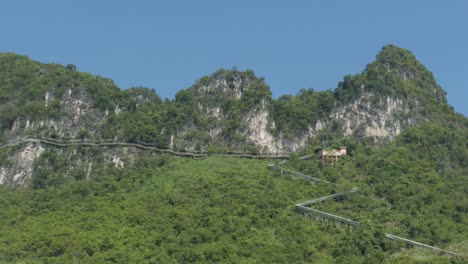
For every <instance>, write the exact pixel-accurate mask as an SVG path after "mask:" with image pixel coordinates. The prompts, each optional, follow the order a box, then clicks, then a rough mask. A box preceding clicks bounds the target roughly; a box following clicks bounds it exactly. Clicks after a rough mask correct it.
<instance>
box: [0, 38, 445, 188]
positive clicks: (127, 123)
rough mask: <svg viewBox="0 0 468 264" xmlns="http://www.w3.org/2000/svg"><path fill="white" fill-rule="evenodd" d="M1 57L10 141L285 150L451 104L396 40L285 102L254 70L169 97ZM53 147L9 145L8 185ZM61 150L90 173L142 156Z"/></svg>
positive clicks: (377, 135)
mask: <svg viewBox="0 0 468 264" xmlns="http://www.w3.org/2000/svg"><path fill="white" fill-rule="evenodd" d="M0 55H1V56H0V121H1V123H0V124H1V128H2V134H1V135H2V136H1V142H3V143H5V142H9V141H11V140H17V139H25V138H52V139H53V140H58V141H60V140H90V141H96V140H97V141H100V140H101V141H102V140H114V141H119V142H146V143H152V144H155V145H159V146H165V147H170V148H174V149H184V150H187V151H208V152H211V151H213V152H232V151H237V152H239V151H242V152H250V153H261V154H279V153H291V152H294V151H296V150H298V149H300V148H303V147H305V146H306V145H307V143H308V141H310V140H312V139H315V138H317V137H318V136H319V135H320V134H321V133H322V132H323V131H331V132H333V133H335V134H337V135H341V136H347V137H354V138H357V139H360V138H366V137H370V138H371V139H372V140H374V142H375V143H376V144H385V143H386V142H389V141H391V140H392V139H393V138H394V137H395V136H396V135H398V134H399V133H400V132H401V131H403V130H404V129H405V128H407V127H409V126H412V125H416V124H418V123H420V122H421V121H424V120H429V121H430V120H432V119H435V118H438V116H439V115H440V113H443V112H447V111H450V110H449V106H448V105H447V102H446V99H445V92H444V91H443V90H442V89H441V88H440V87H439V86H438V85H437V83H436V82H435V80H434V79H433V77H432V74H431V73H430V72H429V71H427V69H425V67H424V66H423V65H421V64H420V63H419V62H418V61H417V60H416V58H415V57H414V56H413V55H412V54H411V53H410V52H409V51H407V50H404V49H401V48H398V47H395V46H391V45H389V46H385V47H384V48H383V49H382V51H381V52H380V53H379V54H378V55H377V59H376V61H375V62H373V63H371V64H369V65H368V66H367V67H366V69H365V70H364V71H363V72H362V73H361V74H357V75H355V76H346V77H345V78H344V80H343V81H342V82H340V83H339V85H338V87H337V88H336V89H335V90H334V91H324V92H315V91H312V90H305V91H301V92H300V93H299V94H298V95H297V96H284V97H281V98H280V99H278V100H275V99H273V98H272V97H271V92H270V89H269V87H268V86H267V85H266V84H265V82H264V80H263V79H262V78H258V77H256V76H255V74H254V73H253V72H252V71H245V72H240V71H237V70H232V71H228V70H220V71H218V72H216V73H214V74H213V75H211V76H207V77H204V78H202V79H200V80H199V81H198V82H197V83H196V84H194V85H193V86H192V87H190V88H188V89H186V90H182V91H180V92H178V93H177V95H176V99H175V100H172V101H168V100H166V101H164V102H163V101H162V100H161V99H160V98H159V97H158V96H157V95H156V94H155V93H154V91H151V90H148V89H143V88H135V89H129V90H126V91H121V90H120V89H119V88H118V87H116V86H115V85H114V84H113V82H112V81H111V80H108V79H104V78H101V77H94V76H91V75H89V74H86V73H79V72H76V71H75V70H74V69H75V68H74V67H68V66H67V67H62V66H60V65H44V64H40V63H37V62H33V61H31V60H29V59H28V58H26V57H21V56H17V55H13V54H0ZM7 145H8V144H7ZM48 149H50V146H46V145H44V144H42V143H41V142H29V143H27V144H18V145H14V146H5V145H4V146H3V147H1V148H0V151H1V152H0V154H2V153H3V155H4V156H5V155H6V156H8V157H9V158H5V159H4V160H2V161H0V183H2V184H13V185H14V184H24V183H25V182H27V181H28V179H31V178H32V177H34V176H33V175H35V171H37V168H38V167H40V166H41V164H42V165H44V164H46V163H47V162H46V161H47V158H44V157H46V156H45V154H44V153H47V150H48ZM55 151H59V155H62V156H64V157H67V158H66V160H68V163H64V164H66V165H64V166H67V167H68V168H75V169H76V170H77V171H81V172H80V173H81V175H85V176H84V177H90V176H91V175H92V171H93V166H94V165H93V164H96V160H97V159H99V160H100V162H101V163H103V164H108V166H111V167H115V166H117V167H124V166H127V165H128V164H133V161H134V160H135V158H136V157H137V156H138V155H140V154H141V151H140V150H137V149H135V148H132V147H125V148H122V149H117V148H101V149H100V152H99V153H100V154H99V155H98V156H99V158H97V156H93V155H94V154H89V153H86V151H85V152H83V151H81V150H80V148H78V147H73V148H66V147H64V148H62V149H60V150H55ZM68 171H69V170H68ZM77 177H78V176H77ZM79 177H82V176H79Z"/></svg>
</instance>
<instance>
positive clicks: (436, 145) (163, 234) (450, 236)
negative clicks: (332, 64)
mask: <svg viewBox="0 0 468 264" xmlns="http://www.w3.org/2000/svg"><path fill="white" fill-rule="evenodd" d="M460 122H464V123H463V126H460V127H452V128H446V127H443V126H441V125H434V124H429V123H428V124H424V125H423V126H421V127H418V128H414V129H411V130H408V131H406V132H404V133H403V134H402V135H401V136H399V137H398V138H397V139H396V140H395V141H394V142H393V143H391V144H390V145H388V146H386V147H384V148H381V149H375V148H374V147H373V146H372V145H367V144H363V143H359V142H357V141H354V140H350V139H333V140H332V141H331V142H332V145H333V144H334V145H342V144H346V145H348V146H349V147H350V151H351V153H350V155H349V156H348V157H347V158H344V159H342V160H340V161H339V162H338V163H337V165H336V166H321V165H320V162H319V161H318V160H316V159H315V158H312V159H309V160H297V159H295V158H294V157H293V158H292V159H291V161H290V162H289V163H288V164H289V165H285V166H287V167H289V168H293V169H294V170H296V171H302V172H304V173H307V174H310V175H314V177H318V178H321V179H324V180H328V181H331V182H334V183H338V184H339V186H338V187H333V186H331V185H328V184H324V183H320V182H318V183H316V184H310V183H309V182H307V181H305V180H300V179H295V178H291V177H290V176H287V175H280V174H275V173H273V172H271V171H268V170H267V169H266V167H267V165H268V164H269V163H270V161H268V160H247V159H234V158H207V159H202V160H197V159H195V160H194V159H187V158H176V157H172V156H164V155H163V156H159V155H158V156H156V157H155V156H152V155H146V156H144V157H141V158H140V159H139V160H138V162H137V163H136V165H135V166H134V167H133V168H129V169H125V170H122V169H118V168H113V167H105V166H102V167H99V168H97V169H96V172H95V174H94V176H93V179H92V180H68V181H66V180H64V178H63V177H62V176H61V172H62V171H63V160H64V158H63V157H60V156H57V150H53V149H51V150H49V151H48V152H47V156H45V158H44V160H42V163H41V164H42V165H40V168H41V170H40V174H39V175H43V178H42V177H38V178H36V179H35V180H34V181H33V185H32V187H31V188H27V189H23V190H20V191H19V190H13V189H9V188H7V187H3V188H2V191H1V192H0V193H1V199H0V201H1V204H0V206H1V212H2V214H1V215H2V217H1V219H0V222H1V228H0V232H1V236H0V261H1V262H5V263H15V262H20V261H21V262H23V261H26V262H28V263H29V262H33V263H34V262H47V263H63V262H71V261H72V260H73V261H75V262H78V261H79V262H80V263H103V262H118V263H129V262H139V263H141V262H143V263H160V262H164V263H174V262H180V263H187V262H195V263H211V262H235V263H238V262H246V263H248V262H254V261H258V262H266V263H279V262H281V263H298V262H311V263H382V262H384V261H388V262H389V263H428V262H429V263H463V261H464V259H463V256H465V257H466V256H467V253H468V252H467V251H466V249H467V246H468V240H467V239H466V237H468V228H467V227H468V222H467V221H468V218H467V209H468V200H467V197H468V196H467V194H468V193H467V189H466V186H468V185H467V184H468V183H467V178H466V175H467V173H468V170H467V168H466V165H465V164H466V161H467V159H468V153H467V151H466V150H467V148H466V142H467V138H466V137H467V135H468V133H466V132H467V131H466V121H464V120H460ZM311 148H312V146H311ZM94 151H95V152H96V151H97V152H99V150H94ZM304 153H310V152H308V151H304ZM96 154H97V153H96ZM297 155H301V154H300V153H298V154H297ZM65 179H67V178H65ZM351 187H357V188H358V189H359V191H358V192H356V193H354V194H352V195H351V196H347V197H346V198H345V199H344V200H340V201H335V202H324V203H323V204H320V205H319V206H318V207H317V208H318V209H320V210H323V211H326V212H330V213H334V214H338V215H341V216H345V217H348V218H351V219H355V220H358V221H360V222H362V223H363V224H364V226H361V227H352V228H350V227H347V226H345V225H342V224H336V223H334V222H323V221H322V220H320V219H308V218H304V217H302V216H301V214H297V213H295V212H294V204H296V203H299V202H303V201H305V200H308V199H310V198H311V197H321V196H325V195H327V194H332V193H336V192H338V191H342V190H343V189H346V188H351ZM384 232H391V233H394V234H397V235H400V236H403V237H408V238H411V239H415V240H417V241H420V242H423V243H427V244H431V245H435V246H438V247H441V248H445V249H447V250H451V251H454V252H456V253H458V254H459V255H460V256H458V257H450V256H446V255H438V254H436V253H432V252H431V251H427V250H424V249H416V248H415V249H411V248H407V247H405V245H404V244H403V243H399V242H393V241H392V240H389V239H388V238H386V237H385V236H384V235H383V233H384ZM465 260H466V259H465Z"/></svg>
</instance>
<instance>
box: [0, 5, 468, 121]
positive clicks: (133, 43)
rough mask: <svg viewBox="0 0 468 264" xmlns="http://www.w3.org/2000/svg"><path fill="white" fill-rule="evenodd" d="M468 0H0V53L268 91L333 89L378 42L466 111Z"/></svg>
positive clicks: (115, 75)
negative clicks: (238, 82) (255, 81)
mask: <svg viewBox="0 0 468 264" xmlns="http://www.w3.org/2000/svg"><path fill="white" fill-rule="evenodd" d="M467 12H468V1H464V0H452V1H432V0H425V1H424V0H419V1H418V0H413V1H403V0H393V1H378V0H362V1H359V0H356V1H345V0H343V1H336V0H331V1H330V0H328V1H318V0H317V1H313V0H308V1H301V0H296V1H276V0H269V1H266V0H265V1H259V0H257V1H255V0H250V1H247V0H237V1H220V0H197V1H189V0H186V1H181V0H172V1H158V0H153V1H150V0H135V1H119V0H114V1H110V0H109V1H107V0H101V1H90V0H80V1H72V0H42V1H33V0H30V1H26V0H15V1H13V0H11V1H7V0H0V33H1V36H2V37H1V41H0V52H7V51H9V52H15V53H19V54H23V55H28V56H29V57H31V58H32V59H35V60H39V61H41V62H54V63H60V64H75V65H76V66H77V68H78V70H80V71H86V72H90V73H92V74H95V75H101V76H104V77H108V78H111V79H113V80H114V81H115V82H116V83H117V84H118V85H119V86H120V87H121V88H123V89H125V88H129V87H132V86H145V87H149V88H154V89H155V90H156V91H157V93H158V94H159V95H160V96H161V97H163V98H164V97H168V98H173V96H174V94H175V93H176V92H177V91H178V90H180V89H184V88H188V87H190V86H191V85H192V84H193V83H194V82H195V81H196V80H197V79H199V78H201V77H202V76H204V75H208V74H211V73H213V72H214V71H216V70H217V69H219V68H226V69H230V68H232V67H234V66H236V67H238V68H239V69H241V70H243V69H247V68H248V69H252V70H254V71H255V72H256V74H257V75H258V76H261V77H264V78H265V81H266V82H267V84H269V85H270V87H271V90H272V92H273V95H274V96H275V97H279V96H281V95H283V94H296V93H297V91H299V90H300V89H301V88H314V89H316V90H323V89H329V88H332V89H333V88H335V87H336V85H337V83H338V82H339V81H340V80H341V79H342V78H343V76H344V75H346V74H355V73H358V72H361V71H362V70H363V69H364V67H365V65H366V64H367V63H370V62H372V61H373V60H374V58H375V55H376V54H377V53H378V51H379V50H380V49H381V47H382V46H383V45H385V44H390V43H391V44H396V45H398V46H400V47H403V48H406V49H409V50H410V51H412V52H413V53H414V54H415V55H416V57H417V58H418V59H419V60H420V61H421V62H422V63H423V64H424V65H426V67H427V68H428V69H429V70H430V71H432V72H433V73H434V76H435V77H436V79H437V81H438V82H439V84H440V85H441V86H442V87H443V88H444V89H445V90H446V91H447V94H448V95H447V96H448V101H449V103H450V104H451V105H452V106H454V108H455V110H456V111H458V112H461V113H463V114H464V115H465V116H468V103H466V102H467V97H468V48H467V47H468V15H467Z"/></svg>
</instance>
